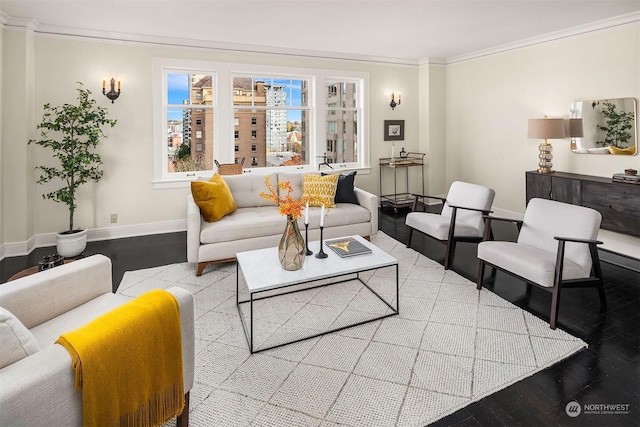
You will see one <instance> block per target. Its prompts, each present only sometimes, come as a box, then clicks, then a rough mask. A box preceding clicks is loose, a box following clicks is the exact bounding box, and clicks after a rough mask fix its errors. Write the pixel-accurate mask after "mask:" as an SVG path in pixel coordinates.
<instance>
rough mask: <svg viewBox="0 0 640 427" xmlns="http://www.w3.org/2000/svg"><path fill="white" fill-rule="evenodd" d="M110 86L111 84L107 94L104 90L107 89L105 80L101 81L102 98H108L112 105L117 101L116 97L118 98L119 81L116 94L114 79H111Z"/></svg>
mask: <svg viewBox="0 0 640 427" xmlns="http://www.w3.org/2000/svg"><path fill="white" fill-rule="evenodd" d="M110 84H111V90H109V92H107V91H106V89H107V81H106V80H103V81H102V94H103V95H104V96H106V97H107V98H109V99H110V100H111V103H112V104H113V101H115V100H116V99H118V97H119V96H120V80H118V91H117V92H116V79H114V78H113V77H112V78H111V82H110Z"/></svg>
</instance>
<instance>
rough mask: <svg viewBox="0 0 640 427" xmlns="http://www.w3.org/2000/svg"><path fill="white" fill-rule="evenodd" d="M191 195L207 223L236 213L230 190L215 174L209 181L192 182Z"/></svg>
mask: <svg viewBox="0 0 640 427" xmlns="http://www.w3.org/2000/svg"><path fill="white" fill-rule="evenodd" d="M191 194H192V195H193V200H194V201H195V202H196V205H198V207H199V208H200V213H201V214H202V217H203V218H204V220H205V221H207V222H215V221H219V220H221V219H222V218H223V217H224V216H225V215H228V214H230V213H233V212H235V211H236V202H235V201H234V200H233V196H232V195H231V190H230V189H229V186H228V185H227V183H226V182H225V181H224V179H222V177H221V176H220V175H218V174H217V173H216V174H215V175H213V177H211V179H210V180H209V181H192V182H191Z"/></svg>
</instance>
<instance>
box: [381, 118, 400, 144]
mask: <svg viewBox="0 0 640 427" xmlns="http://www.w3.org/2000/svg"><path fill="white" fill-rule="evenodd" d="M384 140H385V141H404V120H385V121H384Z"/></svg>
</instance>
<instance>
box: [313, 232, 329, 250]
mask: <svg viewBox="0 0 640 427" xmlns="http://www.w3.org/2000/svg"><path fill="white" fill-rule="evenodd" d="M323 229H324V227H320V252H318V253H317V254H316V258H326V257H328V256H329V255H327V254H326V253H324V248H323V245H322V244H323V243H324V242H323V241H322V230H323Z"/></svg>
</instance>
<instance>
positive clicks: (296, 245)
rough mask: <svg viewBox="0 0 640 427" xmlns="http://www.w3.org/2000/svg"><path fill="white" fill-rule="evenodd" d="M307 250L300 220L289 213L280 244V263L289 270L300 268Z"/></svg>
mask: <svg viewBox="0 0 640 427" xmlns="http://www.w3.org/2000/svg"><path fill="white" fill-rule="evenodd" d="M305 252H306V248H305V244H304V239H303V238H302V234H300V229H299V228H298V221H296V220H295V219H293V218H292V217H291V216H290V215H289V216H287V225H286V226H285V228H284V233H282V238H281V239H280V245H279V246H278V257H279V258H280V265H282V268H284V269H285V270H288V271H293V270H300V269H301V268H302V265H303V264H304V257H305Z"/></svg>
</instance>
